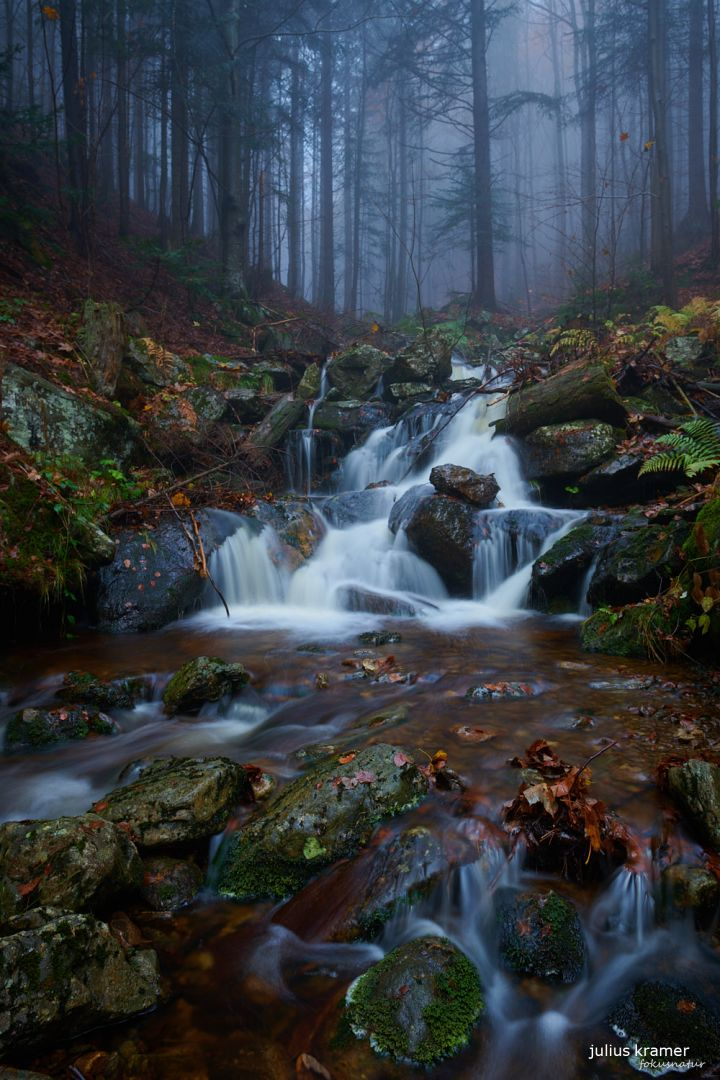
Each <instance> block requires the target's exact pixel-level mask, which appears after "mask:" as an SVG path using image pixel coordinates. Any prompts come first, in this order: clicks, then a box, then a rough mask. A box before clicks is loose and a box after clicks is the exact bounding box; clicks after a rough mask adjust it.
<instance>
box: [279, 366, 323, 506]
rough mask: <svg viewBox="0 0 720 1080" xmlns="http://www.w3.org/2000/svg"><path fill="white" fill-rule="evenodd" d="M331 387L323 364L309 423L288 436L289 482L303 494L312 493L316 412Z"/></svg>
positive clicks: (309, 414) (311, 406)
mask: <svg viewBox="0 0 720 1080" xmlns="http://www.w3.org/2000/svg"><path fill="white" fill-rule="evenodd" d="M329 389H330V384H329V381H328V375H327V365H326V364H323V366H322V371H321V373H320V389H319V390H318V394H317V397H315V398H312V399H311V400H310V401H309V402H308V419H307V424H306V426H305V427H304V428H302V430H300V431H291V432H290V436H289V438H288V447H287V459H286V460H287V479H288V484H289V487H290V490H291V491H295V492H297V493H298V494H301V495H311V494H312V484H313V476H314V475H315V428H314V421H315V413H316V412H317V410H318V407H319V406H320V405H322V403H323V401H324V400H325V398H326V397H327V392H328V390H329Z"/></svg>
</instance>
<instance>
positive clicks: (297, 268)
mask: <svg viewBox="0 0 720 1080" xmlns="http://www.w3.org/2000/svg"><path fill="white" fill-rule="evenodd" d="M290 62H291V64H292V86H291V90H290V176H289V183H288V211H287V229H288V291H289V292H290V295H291V296H300V294H301V291H302V286H301V279H302V256H301V220H302V205H303V187H304V184H303V121H302V117H303V109H302V102H301V100H300V95H301V92H302V76H301V69H300V57H299V50H298V47H297V45H295V46H294V48H293V52H292V57H291V61H290Z"/></svg>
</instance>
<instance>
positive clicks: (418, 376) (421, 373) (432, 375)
mask: <svg viewBox="0 0 720 1080" xmlns="http://www.w3.org/2000/svg"><path fill="white" fill-rule="evenodd" d="M452 352H453V340H452V337H451V336H450V335H449V334H448V333H447V332H446V331H444V330H442V329H441V328H435V329H432V330H427V331H423V332H422V333H421V334H418V336H417V338H416V339H415V341H413V342H412V344H410V345H408V346H407V348H405V349H403V351H402V352H401V353H399V354H398V356H396V358H395V360H394V361H393V363H392V365H391V367H390V369H389V371H388V373H387V381H388V383H408V382H416V383H430V384H436V383H441V382H444V381H445V380H446V379H449V378H450V376H451V375H452Z"/></svg>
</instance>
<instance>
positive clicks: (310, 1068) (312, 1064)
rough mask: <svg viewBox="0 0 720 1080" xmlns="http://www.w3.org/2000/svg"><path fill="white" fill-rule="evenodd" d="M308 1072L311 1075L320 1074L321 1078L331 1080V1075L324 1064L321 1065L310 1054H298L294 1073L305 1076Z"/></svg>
mask: <svg viewBox="0 0 720 1080" xmlns="http://www.w3.org/2000/svg"><path fill="white" fill-rule="evenodd" d="M308 1074H310V1075H311V1076H321V1077H322V1078H323V1080H332V1075H331V1074H330V1073H329V1072H328V1071H327V1069H326V1068H325V1066H324V1065H321V1064H320V1062H319V1061H318V1059H317V1058H314V1057H313V1056H312V1054H298V1057H297V1059H296V1061H295V1075H296V1076H300V1077H306V1076H307V1075H308Z"/></svg>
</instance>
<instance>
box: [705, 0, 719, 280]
mask: <svg viewBox="0 0 720 1080" xmlns="http://www.w3.org/2000/svg"><path fill="white" fill-rule="evenodd" d="M707 19H708V62H709V68H710V88H709V97H710V102H709V109H708V128H709V132H708V156H709V159H710V171H709V177H710V259H711V262H712V263H713V265H714V266H717V264H718V263H719V262H720V206H718V198H719V197H720V192H718V165H719V164H720V163H719V162H718V49H717V28H716V20H715V0H708V5H707Z"/></svg>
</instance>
